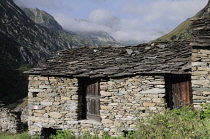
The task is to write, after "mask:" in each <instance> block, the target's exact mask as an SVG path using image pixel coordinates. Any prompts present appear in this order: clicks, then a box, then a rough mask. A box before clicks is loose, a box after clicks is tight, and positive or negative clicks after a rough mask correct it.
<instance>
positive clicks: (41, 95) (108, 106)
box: [28, 75, 165, 136]
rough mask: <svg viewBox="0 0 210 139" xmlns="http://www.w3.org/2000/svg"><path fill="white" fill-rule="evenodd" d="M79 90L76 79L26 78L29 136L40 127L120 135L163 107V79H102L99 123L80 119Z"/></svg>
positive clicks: (80, 89)
mask: <svg viewBox="0 0 210 139" xmlns="http://www.w3.org/2000/svg"><path fill="white" fill-rule="evenodd" d="M82 91H83V90H82V87H81V86H80V84H79V82H78V80H77V79H75V78H74V79H70V78H65V77H42V76H35V75H31V76H30V77H29V95H28V97H29V100H28V102H29V118H28V125H29V133H30V134H34V133H36V132H37V133H40V131H41V130H42V128H55V129H69V130H71V131H73V133H75V134H79V133H82V132H84V131H89V132H91V133H93V134H96V133H97V134H99V133H101V132H102V131H105V132H108V133H109V134H110V135H113V136H114V135H121V134H122V131H123V130H135V126H136V120H137V119H138V118H144V117H146V116H148V115H149V113H150V112H151V111H153V112H161V111H163V109H164V106H165V100H164V97H165V82H164V77H162V76H135V77H126V78H120V79H108V80H104V79H101V82H100V94H101V99H100V115H101V122H97V121H94V120H89V119H88V120H87V119H86V120H84V119H83V120H81V119H80V115H81V105H82V104H81V101H80V100H81V99H80V98H81V95H82V94H83V93H82Z"/></svg>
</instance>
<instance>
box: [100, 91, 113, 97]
mask: <svg viewBox="0 0 210 139" xmlns="http://www.w3.org/2000/svg"><path fill="white" fill-rule="evenodd" d="M100 94H101V96H112V93H110V92H105V91H100Z"/></svg>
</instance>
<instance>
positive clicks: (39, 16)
mask: <svg viewBox="0 0 210 139" xmlns="http://www.w3.org/2000/svg"><path fill="white" fill-rule="evenodd" d="M21 9H22V10H23V11H24V12H25V13H26V15H27V16H28V17H29V18H30V19H32V20H33V21H34V22H35V23H38V24H40V25H42V26H45V27H46V28H48V29H52V30H54V31H58V32H60V33H62V32H66V33H67V34H68V33H70V34H72V35H73V34H74V35H77V36H79V37H80V38H82V39H84V40H86V41H88V42H89V43H91V44H92V45H95V46H109V45H112V46H118V45H120V43H119V42H117V41H116V40H115V39H114V38H113V37H112V36H110V35H109V34H108V33H106V32H102V31H72V30H64V29H62V26H61V25H60V24H59V23H58V22H57V21H56V20H55V19H54V17H53V16H52V15H50V14H49V13H47V12H45V11H43V10H39V9H38V8H36V9H31V8H25V7H21ZM75 22H78V23H79V22H88V21H87V20H79V19H75Z"/></svg>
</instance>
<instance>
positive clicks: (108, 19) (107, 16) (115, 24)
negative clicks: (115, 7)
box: [89, 9, 120, 31]
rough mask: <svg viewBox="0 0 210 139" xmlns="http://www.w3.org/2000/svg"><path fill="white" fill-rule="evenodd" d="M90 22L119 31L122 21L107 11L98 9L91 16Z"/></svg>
mask: <svg viewBox="0 0 210 139" xmlns="http://www.w3.org/2000/svg"><path fill="white" fill-rule="evenodd" d="M89 21H91V22H93V23H96V24H99V25H105V26H107V27H110V28H111V29H112V30H113V31H117V30H119V24H120V19H119V18H117V17H116V16H115V15H114V14H113V13H112V12H110V11H108V10H105V9H96V10H94V11H92V12H91V13H90V15H89Z"/></svg>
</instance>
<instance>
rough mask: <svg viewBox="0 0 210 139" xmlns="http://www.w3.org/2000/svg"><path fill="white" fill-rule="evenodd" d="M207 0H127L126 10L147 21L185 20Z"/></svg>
mask: <svg viewBox="0 0 210 139" xmlns="http://www.w3.org/2000/svg"><path fill="white" fill-rule="evenodd" d="M206 3H207V0H155V1H154V2H150V3H147V4H146V3H142V2H138V3H137V2H135V1H134V0H127V3H126V4H125V6H124V11H125V12H126V13H129V14H134V15H136V16H139V17H143V20H144V21H145V22H151V21H153V20H157V19H162V20H185V19H186V17H191V16H193V15H195V14H196V13H197V12H198V11H199V10H200V9H201V8H203V7H204V5H205V4H206Z"/></svg>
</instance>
